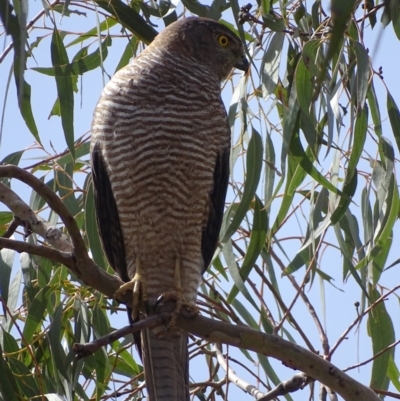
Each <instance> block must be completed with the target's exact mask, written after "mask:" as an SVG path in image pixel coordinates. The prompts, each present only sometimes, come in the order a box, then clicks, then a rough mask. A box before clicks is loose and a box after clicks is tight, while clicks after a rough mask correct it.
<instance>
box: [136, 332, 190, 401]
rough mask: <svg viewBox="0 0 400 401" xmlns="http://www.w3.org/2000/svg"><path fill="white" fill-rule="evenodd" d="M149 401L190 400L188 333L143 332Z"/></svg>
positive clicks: (142, 339)
mask: <svg viewBox="0 0 400 401" xmlns="http://www.w3.org/2000/svg"><path fill="white" fill-rule="evenodd" d="M141 342H142V358H143V365H144V372H145V378H146V388H147V392H148V399H147V400H148V401H189V357H188V346H187V343H188V334H187V333H186V332H182V331H171V332H168V331H167V332H165V331H163V332H161V333H159V337H157V334H156V333H155V332H154V330H152V329H146V330H143V331H142V334H141Z"/></svg>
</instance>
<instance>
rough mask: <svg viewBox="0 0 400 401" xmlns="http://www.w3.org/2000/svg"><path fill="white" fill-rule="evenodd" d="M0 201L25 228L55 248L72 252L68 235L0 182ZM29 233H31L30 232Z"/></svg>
mask: <svg viewBox="0 0 400 401" xmlns="http://www.w3.org/2000/svg"><path fill="white" fill-rule="evenodd" d="M0 202H3V203H4V204H5V205H6V206H7V207H8V208H9V209H10V211H11V212H12V213H13V214H14V216H16V217H17V218H18V219H19V220H20V224H22V225H24V227H25V230H26V231H27V230H31V231H32V232H34V233H36V234H39V235H40V236H41V237H43V238H44V239H45V241H47V242H48V243H49V244H50V245H52V246H53V247H54V248H56V249H59V250H60V251H64V252H72V249H73V248H72V244H71V242H70V240H69V239H68V237H67V236H66V235H65V234H64V233H63V232H62V231H61V230H60V229H59V228H58V227H55V226H54V225H52V224H50V223H49V222H47V221H46V220H44V219H42V218H41V217H39V216H36V214H35V213H34V212H33V211H32V209H31V208H30V207H29V206H28V205H27V204H26V203H25V202H24V201H23V200H22V199H21V198H20V197H19V196H18V195H17V194H16V193H15V192H14V191H13V190H11V189H10V188H9V187H7V186H6V185H4V184H2V183H1V182H0ZM28 235H29V233H28Z"/></svg>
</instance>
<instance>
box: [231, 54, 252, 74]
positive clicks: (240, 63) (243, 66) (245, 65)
mask: <svg viewBox="0 0 400 401" xmlns="http://www.w3.org/2000/svg"><path fill="white" fill-rule="evenodd" d="M249 65H250V64H249V60H247V58H246V56H245V55H242V56H241V57H240V59H238V60H237V61H236V64H235V68H237V69H238V70H242V71H244V72H247V70H248V69H249Z"/></svg>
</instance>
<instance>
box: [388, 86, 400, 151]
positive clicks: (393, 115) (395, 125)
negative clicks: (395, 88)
mask: <svg viewBox="0 0 400 401" xmlns="http://www.w3.org/2000/svg"><path fill="white" fill-rule="evenodd" d="M386 105H387V110H388V115H389V120H390V125H391V126H392V131H393V135H394V137H395V139H396V144H397V148H398V149H399V150H400V112H399V109H398V107H397V105H396V102H395V101H394V99H393V97H392V95H391V94H390V93H389V91H388V93H387V103H386Z"/></svg>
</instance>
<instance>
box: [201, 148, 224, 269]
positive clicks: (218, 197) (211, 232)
mask: <svg viewBox="0 0 400 401" xmlns="http://www.w3.org/2000/svg"><path fill="white" fill-rule="evenodd" d="M228 181H229V150H226V151H224V152H223V153H219V154H218V155H217V160H216V161H215V169H214V187H213V189H212V192H211V193H210V202H211V205H210V210H209V213H208V220H207V224H206V227H205V229H204V230H203V234H202V238H201V253H202V255H203V260H204V270H203V272H202V273H204V272H205V271H206V270H207V268H208V266H209V265H210V263H211V260H212V257H213V255H214V252H215V249H216V248H217V243H218V237H219V231H220V229H221V224H222V217H223V215H224V206H225V197H226V191H227V189H228Z"/></svg>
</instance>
